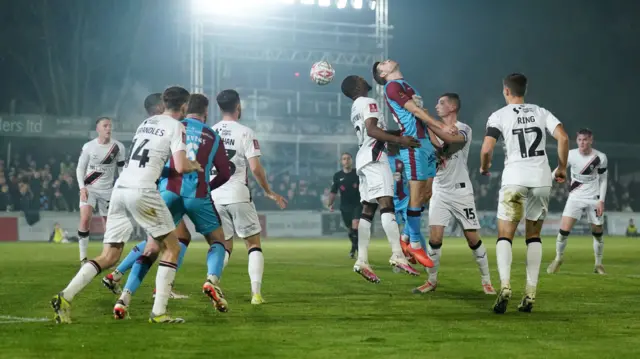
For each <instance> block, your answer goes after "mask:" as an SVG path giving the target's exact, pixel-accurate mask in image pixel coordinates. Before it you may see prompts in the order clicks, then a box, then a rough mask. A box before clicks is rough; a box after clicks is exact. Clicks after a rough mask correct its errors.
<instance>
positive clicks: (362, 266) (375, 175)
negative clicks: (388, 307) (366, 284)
mask: <svg viewBox="0 0 640 359" xmlns="http://www.w3.org/2000/svg"><path fill="white" fill-rule="evenodd" d="M369 91H371V86H370V85H369V84H368V83H367V81H366V80H365V79H363V78H362V77H359V76H354V75H352V76H348V77H347V78H345V79H344V81H342V93H343V94H344V95H345V96H347V97H348V98H350V99H351V100H353V105H352V106H351V123H352V124H353V127H354V128H355V131H356V136H357V137H358V145H359V146H360V149H359V150H358V154H357V155H356V165H357V167H356V171H357V172H358V177H359V179H360V186H359V189H360V198H361V199H362V215H361V217H360V218H361V220H360V225H359V226H358V260H357V261H356V263H355V265H354V266H353V270H354V271H355V272H356V273H358V274H360V275H361V276H362V277H364V278H365V279H366V280H368V281H370V282H373V283H378V282H380V279H379V278H378V276H376V274H375V273H374V272H373V270H372V269H371V267H370V266H369V249H368V248H369V241H370V239H371V222H372V221H373V215H374V213H375V211H376V209H377V207H378V205H379V206H380V218H381V222H382V228H383V229H384V232H385V234H386V235H387V239H388V240H389V244H390V245H391V258H390V259H389V264H391V265H392V266H394V267H396V268H398V269H400V270H402V271H404V272H406V273H408V274H411V275H419V272H418V271H416V270H415V269H413V268H412V267H411V266H410V265H409V263H408V262H407V259H406V258H405V255H404V253H403V251H402V246H401V245H400V230H399V229H398V223H397V222H396V214H395V209H394V206H393V193H394V191H393V186H394V180H393V175H392V174H391V169H390V168H389V165H388V161H389V160H388V159H387V153H386V150H387V142H392V143H396V144H398V145H400V146H403V147H408V148H415V147H418V146H420V143H419V142H418V141H417V140H416V139H414V138H413V137H409V136H394V135H392V134H389V133H387V132H385V130H386V129H387V123H386V121H385V119H384V117H383V116H382V113H381V112H380V109H379V107H378V104H377V102H376V100H375V99H373V98H371V97H368V94H369Z"/></svg>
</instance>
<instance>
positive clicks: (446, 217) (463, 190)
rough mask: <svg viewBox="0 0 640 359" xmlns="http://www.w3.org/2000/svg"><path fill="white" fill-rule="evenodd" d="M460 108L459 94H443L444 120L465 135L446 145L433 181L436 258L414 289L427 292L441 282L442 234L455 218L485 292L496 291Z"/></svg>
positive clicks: (431, 237) (432, 232) (432, 250)
mask: <svg viewBox="0 0 640 359" xmlns="http://www.w3.org/2000/svg"><path fill="white" fill-rule="evenodd" d="M459 111H460V97H459V96H458V95H457V94H455V93H445V94H444V95H442V96H440V98H439V99H438V103H437V104H436V112H437V113H438V116H439V117H440V118H442V120H443V121H444V123H446V124H447V125H450V126H456V127H457V128H458V132H459V133H460V134H461V135H463V136H464V138H465V141H464V142H463V143H458V144H455V145H451V146H444V143H443V142H442V141H441V140H440V139H438V141H439V145H440V146H442V148H443V153H442V154H441V155H440V156H442V157H443V160H442V162H441V163H440V165H439V166H438V172H437V174H436V178H435V180H434V181H433V196H432V197H431V202H430V203H429V228H430V232H429V244H428V245H429V246H428V248H429V250H428V253H429V257H431V260H433V264H434V266H433V268H427V273H429V279H427V281H426V282H425V283H424V284H423V285H421V286H419V287H417V288H415V289H414V293H426V292H431V291H435V290H436V287H437V286H438V268H439V266H440V256H441V253H442V251H441V247H442V238H443V237H444V230H445V228H446V227H447V226H448V225H449V222H450V221H451V220H452V219H454V220H456V221H457V222H458V223H459V224H460V226H462V229H463V231H464V236H465V238H466V239H467V244H468V245H469V248H470V249H471V252H472V253H473V258H474V259H475V261H476V263H477V264H478V269H480V279H481V282H482V289H483V290H484V292H485V293H486V294H496V292H495V290H494V289H493V286H492V285H491V278H490V275H489V260H488V258H487V249H486V248H485V247H484V245H483V244H482V240H481V239H480V234H479V233H478V229H480V225H479V223H478V218H477V216H476V204H475V200H474V198H473V187H472V185H471V180H470V179H469V169H468V168H467V158H468V157H469V149H470V147H471V138H472V137H471V127H469V126H467V125H465V124H464V123H462V122H459V121H458V112H459Z"/></svg>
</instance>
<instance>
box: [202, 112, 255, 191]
mask: <svg viewBox="0 0 640 359" xmlns="http://www.w3.org/2000/svg"><path fill="white" fill-rule="evenodd" d="M212 128H213V130H214V131H215V132H216V133H218V135H220V138H221V139H222V141H223V143H224V148H225V150H226V151H227V157H229V162H230V163H229V165H230V166H231V178H229V181H227V182H226V183H225V184H223V185H222V186H220V187H218V188H216V189H215V190H214V191H213V192H211V198H212V199H213V201H214V202H215V203H216V204H232V203H241V202H251V192H250V191H249V186H248V184H249V182H248V181H249V178H248V173H247V165H248V164H247V160H248V159H249V158H253V157H258V156H260V155H261V152H260V144H259V143H258V140H256V136H255V134H254V133H253V130H252V129H250V128H249V127H247V126H244V125H241V124H240V123H238V122H237V121H220V122H218V123H216V124H215V125H213V127H212Z"/></svg>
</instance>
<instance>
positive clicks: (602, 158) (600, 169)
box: [598, 153, 609, 174]
mask: <svg viewBox="0 0 640 359" xmlns="http://www.w3.org/2000/svg"><path fill="white" fill-rule="evenodd" d="M608 162H609V160H608V159H607V156H606V155H605V154H604V153H600V166H599V167H598V174H603V173H605V172H607V166H608Z"/></svg>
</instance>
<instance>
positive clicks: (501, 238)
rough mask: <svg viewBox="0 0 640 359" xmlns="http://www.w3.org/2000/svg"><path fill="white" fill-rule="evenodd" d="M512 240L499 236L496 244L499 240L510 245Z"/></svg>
mask: <svg viewBox="0 0 640 359" xmlns="http://www.w3.org/2000/svg"><path fill="white" fill-rule="evenodd" d="M512 241H513V240H512V239H511V238H507V237H499V238H498V240H497V241H496V245H497V244H498V243H500V242H508V243H509V245H511V244H512V243H511V242H512Z"/></svg>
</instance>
